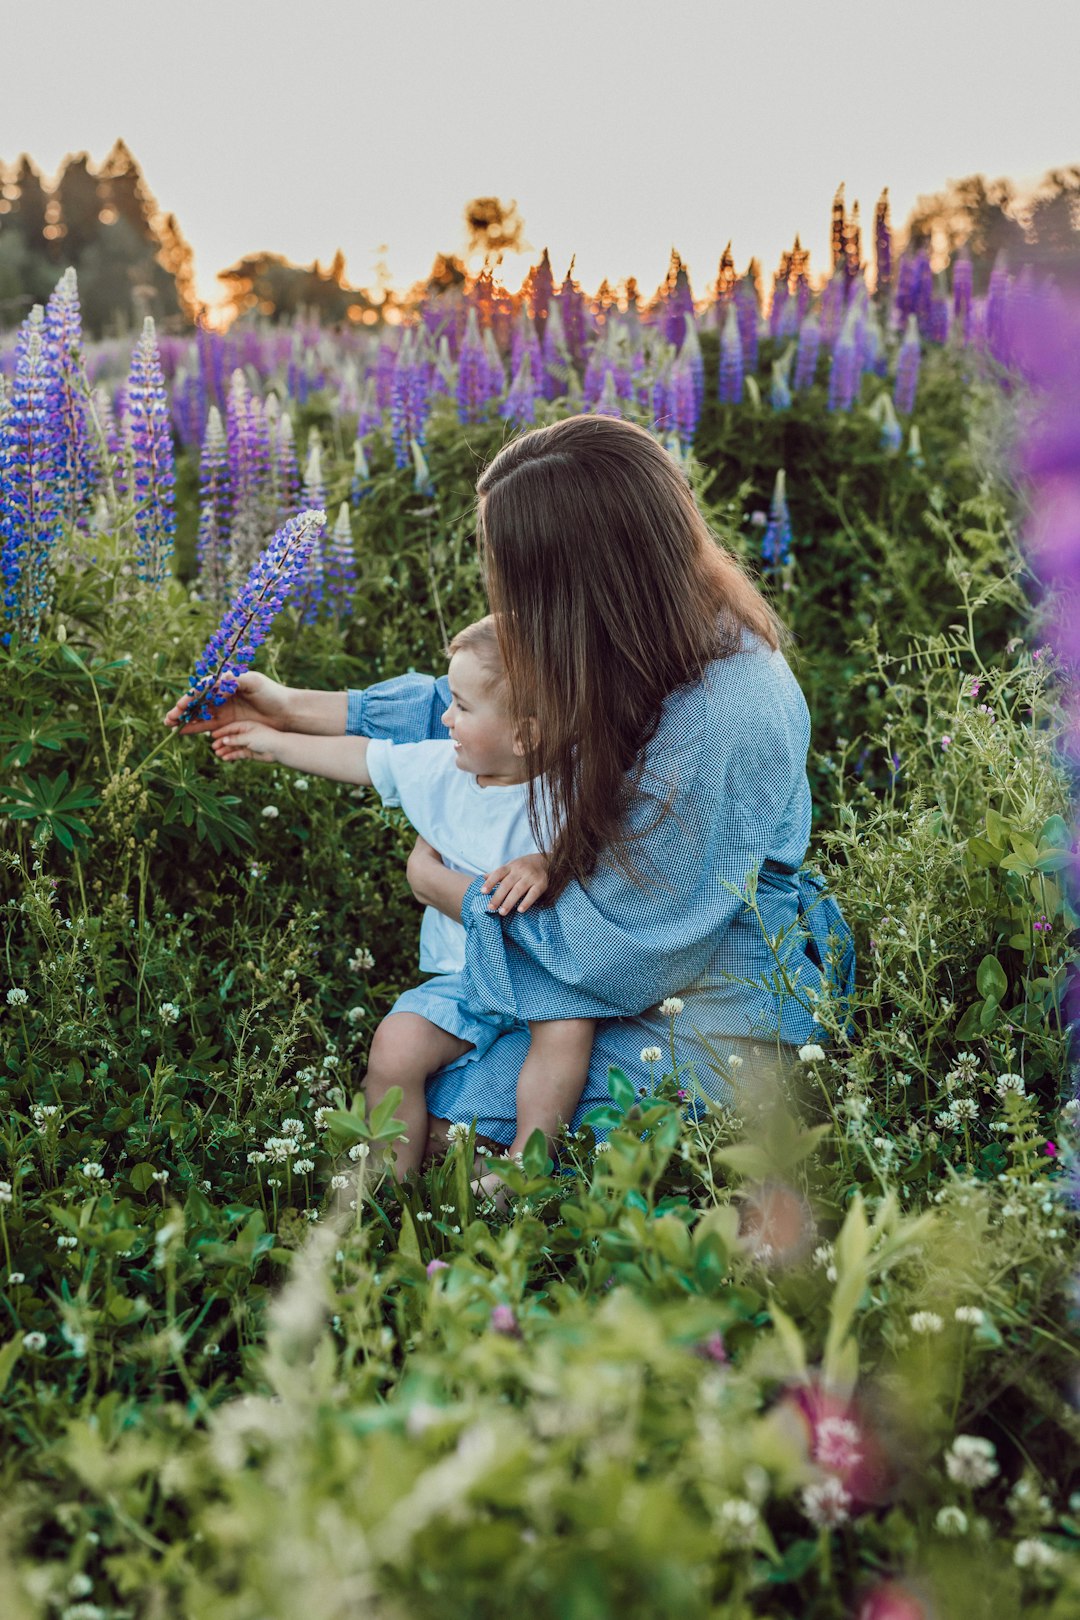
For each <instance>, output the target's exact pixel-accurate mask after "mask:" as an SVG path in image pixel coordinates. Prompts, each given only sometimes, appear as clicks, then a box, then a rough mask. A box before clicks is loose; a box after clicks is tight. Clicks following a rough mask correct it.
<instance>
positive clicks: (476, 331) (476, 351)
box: [457, 309, 491, 423]
mask: <svg viewBox="0 0 1080 1620" xmlns="http://www.w3.org/2000/svg"><path fill="white" fill-rule="evenodd" d="M490 397H491V395H490V393H489V391H488V367H487V355H486V354H485V352H484V340H483V338H482V337H481V336H480V327H479V324H478V322H477V319H476V311H475V309H470V311H469V318H468V321H467V323H466V326H465V337H464V340H463V342H462V345H461V352H460V354H459V355H458V383H457V406H458V420H459V421H461V422H466V423H468V422H480V421H482V420H483V417H484V411H485V408H486V406H487V402H488V400H489V399H490Z"/></svg>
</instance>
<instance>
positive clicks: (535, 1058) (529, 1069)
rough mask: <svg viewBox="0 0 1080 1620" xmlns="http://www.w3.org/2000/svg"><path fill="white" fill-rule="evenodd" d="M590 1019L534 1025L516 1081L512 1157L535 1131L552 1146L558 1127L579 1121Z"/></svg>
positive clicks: (484, 1184)
mask: <svg viewBox="0 0 1080 1620" xmlns="http://www.w3.org/2000/svg"><path fill="white" fill-rule="evenodd" d="M595 1028H596V1025H595V1022H594V1020H593V1019H591V1018H557V1019H552V1020H550V1021H549V1022H547V1023H543V1024H530V1025H529V1035H530V1042H529V1052H528V1056H527V1057H526V1059H525V1062H524V1063H523V1064H522V1065H521V1073H520V1075H519V1076H518V1083H517V1130H516V1132H515V1134H514V1140H513V1141H512V1142H511V1144H510V1146H509V1148H508V1149H507V1152H508V1153H509V1154H510V1156H511V1158H512V1157H513V1156H514V1155H515V1154H517V1153H521V1152H522V1151H523V1150H524V1147H525V1144H526V1142H527V1141H528V1140H529V1137H530V1136H531V1135H532V1133H533V1131H537V1130H539V1131H543V1133H544V1136H545V1138H546V1140H547V1141H548V1143H549V1144H550V1143H552V1142H553V1141H554V1140H555V1136H556V1134H557V1132H558V1129H559V1126H560V1125H563V1124H568V1123H569V1121H570V1120H571V1119H572V1118H573V1117H574V1112H575V1110H576V1109H577V1105H578V1103H579V1102H580V1101H581V1093H582V1092H583V1091H584V1090H585V1081H586V1080H587V1079H588V1075H589V1058H590V1057H591V1055H592V1042H593V1031H594V1029H595ZM499 1183H500V1177H499V1175H498V1172H497V1171H492V1172H490V1173H489V1174H488V1175H486V1176H484V1177H483V1178H482V1180H481V1182H480V1191H481V1192H486V1193H493V1192H495V1191H496V1190H497V1188H498V1186H499Z"/></svg>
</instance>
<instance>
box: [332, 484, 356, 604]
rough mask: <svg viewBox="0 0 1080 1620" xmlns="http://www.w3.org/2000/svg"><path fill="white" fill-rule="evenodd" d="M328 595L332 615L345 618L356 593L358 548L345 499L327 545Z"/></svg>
mask: <svg viewBox="0 0 1080 1620" xmlns="http://www.w3.org/2000/svg"><path fill="white" fill-rule="evenodd" d="M325 552H326V598H327V605H328V607H329V609H330V612H331V615H332V616H334V617H336V618H337V620H338V622H339V623H340V622H342V621H343V620H344V619H345V618H346V616H347V615H348V614H349V613H350V612H351V610H352V601H353V597H354V596H355V595H356V583H357V581H356V549H355V547H354V545H353V535H352V523H351V522H350V519H349V507H348V503H347V502H346V501H342V503H341V507H340V509H339V511H338V515H337V522H336V523H335V524H334V529H333V533H332V534H331V535H330V538H329V540H328V541H327V544H326V548H325Z"/></svg>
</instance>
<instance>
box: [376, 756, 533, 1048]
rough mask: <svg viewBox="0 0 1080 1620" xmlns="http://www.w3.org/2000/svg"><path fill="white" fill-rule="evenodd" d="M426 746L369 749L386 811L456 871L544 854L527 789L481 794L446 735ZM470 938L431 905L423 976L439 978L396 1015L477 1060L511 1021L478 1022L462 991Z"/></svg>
mask: <svg viewBox="0 0 1080 1620" xmlns="http://www.w3.org/2000/svg"><path fill="white" fill-rule="evenodd" d="M443 730H444V735H443V736H442V738H441V739H430V740H426V741H424V742H406V743H395V742H390V741H387V740H385V739H382V740H375V741H373V742H371V743H370V744H369V745H368V751H367V768H368V774H369V775H370V777H371V783H372V786H373V787H374V789H375V791H376V792H377V793H378V795H379V797H380V798H381V799H382V801H383V803H384V804H388V805H398V806H400V808H401V809H402V810H404V812H405V814H406V816H407V817H408V818H409V822H410V824H411V825H412V826H413V827H414V828H415V829H416V831H417V832H418V833H419V834H420V835H421V837H422V838H426V839H427V841H428V843H429V844H431V845H432V846H433V847H434V848H435V849H437V850H438V851H439V854H440V855H441V856H442V858H443V864H444V865H446V866H448V867H449V868H450V870H451V871H453V872H466V873H468V874H469V875H470V876H471V877H480V878H482V877H485V876H486V875H487V873H488V872H491V871H493V870H494V869H495V867H497V866H502V865H504V864H505V863H506V862H507V861H512V860H514V859H515V857H517V856H519V855H535V854H537V853H538V850H537V844H536V839H535V838H534V837H533V834H532V829H531V827H530V826H529V800H528V785H527V783H525V782H515V783H510V784H507V785H505V786H500V785H493V786H490V787H481V786H480V783H479V782H478V781H477V779H476V777H475V776H471V775H470V774H469V773H468V772H467V771H463V770H461V769H459V767H458V764H457V758H456V755H455V751H454V748H453V745H452V744H451V742H450V739H449V737H448V736H446V735H445V728H443ZM465 947H466V933H465V929H464V927H463V926H462V924H461V923H459V922H454V920H453V919H452V918H451V917H446V916H444V915H443V913H442V912H441V911H436V910H435V908H434V906H425V908H424V914H423V917H422V919H421V923H420V970H421V972H423V973H433V974H435V975H436V977H435V978H432V979H428V980H427V981H426V982H425V983H424V984H421V985H417V986H416V988H415V989H413V990H406V991H405V993H404V995H402V996H399V997H398V999H397V1001H396V1002H395V1003H394V1005H393V1007H392V1008H391V1011H392V1012H396V1013H397V1012H414V1013H419V1014H420V1016H421V1017H422V1018H426V1019H427V1020H428V1022H429V1023H432V1024H435V1025H436V1026H437V1028H439V1029H445V1030H448V1031H449V1033H450V1034H451V1035H456V1036H458V1038H459V1039H460V1040H463V1041H470V1042H471V1043H472V1045H473V1046H474V1047H475V1048H476V1053H477V1055H479V1054H481V1053H483V1052H486V1051H487V1049H488V1047H489V1046H490V1045H491V1043H492V1041H494V1040H495V1038H496V1036H497V1035H498V1034H499V1033H500V1032H501V1031H502V1030H503V1029H505V1028H510V1027H512V1024H513V1020H502V1021H501V1022H500V1021H498V1020H495V1019H492V1018H475V1017H473V1016H472V1015H471V1014H470V1012H469V1009H468V997H467V992H466V989H465V985H464V977H463V975H464V968H465V955H466V951H465Z"/></svg>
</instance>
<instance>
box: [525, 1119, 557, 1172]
mask: <svg viewBox="0 0 1080 1620" xmlns="http://www.w3.org/2000/svg"><path fill="white" fill-rule="evenodd" d="M521 1164H522V1168H523V1169H524V1171H525V1173H526V1174H527V1175H530V1176H546V1175H547V1173H548V1171H549V1170H550V1169H551V1159H550V1157H549V1155H548V1145H547V1139H546V1137H545V1136H544V1133H543V1131H542V1130H540V1129H537V1130H535V1131H533V1133H532V1135H531V1136H530V1137H529V1140H528V1141H527V1142H526V1144H525V1148H524V1151H523V1153H522V1155H521Z"/></svg>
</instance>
